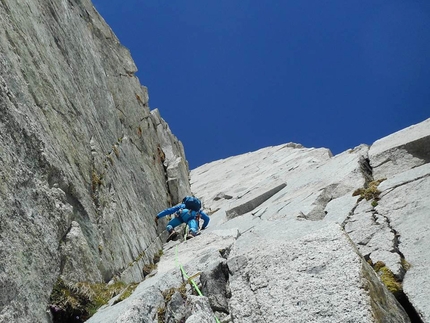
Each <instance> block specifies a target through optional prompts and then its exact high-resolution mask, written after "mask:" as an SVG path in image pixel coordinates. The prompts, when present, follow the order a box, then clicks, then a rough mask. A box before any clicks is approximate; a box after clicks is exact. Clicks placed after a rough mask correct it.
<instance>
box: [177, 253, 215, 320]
mask: <svg viewBox="0 0 430 323" xmlns="http://www.w3.org/2000/svg"><path fill="white" fill-rule="evenodd" d="M175 253H176V257H175V262H176V266H177V267H179V269H180V270H181V275H182V276H183V277H184V278H185V279H186V280H187V281H188V282H189V283H191V284H192V285H193V287H194V289H195V290H196V292H197V294H199V296H203V294H202V292H201V291H200V289H199V287H198V286H197V284H196V282H195V281H194V279H193V277H195V276H196V275H193V276H192V277H189V276H188V275H187V272H186V271H185V269H184V267H183V266H182V264H181V263H180V262H179V261H178V245H176V248H175ZM214 317H215V321H216V322H217V323H220V321H219V320H218V318H217V317H216V316H215V315H214Z"/></svg>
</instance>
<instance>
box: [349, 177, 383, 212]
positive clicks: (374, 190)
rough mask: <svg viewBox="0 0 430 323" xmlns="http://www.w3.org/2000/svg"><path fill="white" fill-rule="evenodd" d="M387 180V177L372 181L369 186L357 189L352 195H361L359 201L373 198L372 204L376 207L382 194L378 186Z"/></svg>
mask: <svg viewBox="0 0 430 323" xmlns="http://www.w3.org/2000/svg"><path fill="white" fill-rule="evenodd" d="M385 180H386V178H382V179H379V180H377V181H371V182H370V183H369V184H368V185H367V187H364V188H358V189H356V190H355V191H354V193H352V196H359V198H358V200H357V203H358V202H360V201H361V200H363V199H366V201H370V200H372V203H371V204H372V206H373V207H376V206H377V205H378V201H379V195H380V194H381V191H380V190H378V186H379V184H381V183H382V182H383V181H385Z"/></svg>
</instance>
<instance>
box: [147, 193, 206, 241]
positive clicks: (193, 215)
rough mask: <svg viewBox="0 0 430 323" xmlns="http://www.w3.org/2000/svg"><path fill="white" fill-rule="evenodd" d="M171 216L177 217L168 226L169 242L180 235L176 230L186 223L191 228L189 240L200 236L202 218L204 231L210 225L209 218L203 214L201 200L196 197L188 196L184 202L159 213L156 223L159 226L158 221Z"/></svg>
mask: <svg viewBox="0 0 430 323" xmlns="http://www.w3.org/2000/svg"><path fill="white" fill-rule="evenodd" d="M169 214H175V216H174V218H173V219H171V220H170V221H169V223H167V226H166V230H167V232H168V233H169V237H168V238H167V241H170V240H173V239H175V238H176V236H177V235H178V233H177V232H176V231H175V228H176V227H177V226H178V225H180V224H182V223H186V224H187V225H188V228H189V234H188V236H187V239H190V238H193V237H195V236H196V235H198V234H199V227H200V223H199V222H200V218H201V219H202V220H203V225H202V228H201V229H202V230H204V229H206V227H207V226H208V224H209V216H207V214H206V213H205V212H203V210H202V209H201V202H200V200H199V199H198V198H196V197H194V196H186V197H184V199H183V200H182V203H180V204H178V205H175V206H173V207H171V208H168V209H165V210H163V211H161V212H160V213H158V214H157V216H156V217H155V223H156V224H157V225H158V219H160V218H162V217H164V216H166V215H169Z"/></svg>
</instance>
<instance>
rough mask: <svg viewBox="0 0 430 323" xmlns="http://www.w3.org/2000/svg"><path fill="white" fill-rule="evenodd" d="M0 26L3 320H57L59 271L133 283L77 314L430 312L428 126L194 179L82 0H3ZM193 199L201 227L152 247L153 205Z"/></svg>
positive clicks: (345, 315) (287, 147) (323, 318)
mask: <svg viewBox="0 0 430 323" xmlns="http://www.w3.org/2000/svg"><path fill="white" fill-rule="evenodd" d="M0 27H1V28H0V34H1V37H0V48H1V50H0V166H1V167H0V194H1V195H0V197H1V198H0V216H1V217H0V259H1V263H0V322H51V321H52V316H51V313H50V312H49V311H48V305H49V304H50V295H51V293H52V291H53V289H54V290H55V286H56V282H57V280H58V279H59V278H61V279H62V281H63V282H64V283H65V284H69V286H74V284H76V283H79V282H91V283H96V282H106V283H107V282H113V281H122V282H125V283H130V282H139V283H140V284H139V286H138V287H137V288H136V290H135V291H134V293H133V294H132V295H131V296H130V297H128V298H126V299H125V300H123V301H121V302H117V301H118V296H116V297H115V298H114V299H112V300H111V301H110V302H109V304H107V305H106V306H104V307H102V308H101V309H100V310H99V311H98V312H97V313H96V314H95V315H93V316H92V317H91V318H90V319H89V320H88V322H125V323H129V322H130V323H131V322H157V323H158V322H165V323H167V322H187V323H191V322H211V321H214V320H215V321H216V320H219V321H221V322H225V323H226V322H234V323H237V322H410V321H412V322H421V321H422V322H430V308H429V304H428V299H430V293H429V291H430V282H429V278H428V277H430V272H429V269H428V268H429V265H430V263H429V262H430V259H429V248H428V246H429V245H430V241H429V237H430V234H429V231H430V220H429V214H430V204H429V203H430V202H429V198H428V196H429V195H430V194H429V193H430V183H429V177H430V176H429V174H430V168H429V161H430V157H429V156H430V151H429V147H430V143H429V140H430V139H429V138H430V119H429V120H426V121H424V122H422V123H420V124H417V125H414V126H411V127H409V128H406V129H403V130H401V131H399V132H397V133H394V134H392V135H390V136H387V137H385V138H382V139H380V140H378V141H376V142H375V143H374V144H372V145H371V146H367V145H360V146H358V147H355V148H354V149H350V150H348V151H345V152H343V153H341V154H339V155H336V156H333V155H332V154H331V152H330V151H329V150H328V149H325V148H318V149H316V148H305V147H303V146H302V145H300V144H295V143H287V144H284V145H279V146H275V147H266V148H263V149H260V150H258V151H255V152H249V153H247V154H243V155H239V156H233V157H230V158H227V159H224V160H219V161H214V162H212V163H209V164H206V165H203V166H201V167H199V168H197V169H195V170H193V171H192V172H191V174H190V179H191V183H190V182H189V172H188V164H187V162H186V159H185V155H184V148H183V147H182V144H181V143H180V142H179V141H178V140H177V138H176V137H175V136H174V135H173V134H172V133H171V131H170V129H169V126H168V125H167V124H166V123H165V122H164V120H163V119H162V118H161V116H160V113H159V111H158V110H153V111H150V109H149V96H148V91H147V89H146V88H145V87H143V86H142V85H141V84H140V83H139V80H138V79H137V78H136V76H135V75H134V73H135V72H136V66H135V65H134V63H133V60H132V58H131V57H130V54H129V52H128V51H127V49H125V48H124V47H123V46H121V44H120V43H119V42H118V40H117V38H116V37H115V35H114V34H113V33H112V31H111V30H110V28H109V27H108V26H107V25H106V23H105V22H104V21H103V19H102V18H101V17H100V16H99V15H98V13H97V12H96V11H95V9H94V8H93V6H92V4H91V3H90V2H89V1H87V0H82V1H77V0H70V1H50V0H37V1H34V0H33V1H30V0H22V1H12V0H2V1H0ZM191 192H192V193H193V194H195V195H196V196H197V197H199V198H201V200H202V201H203V206H204V209H205V211H206V212H207V213H208V214H210V217H211V222H210V225H209V227H208V228H207V229H206V230H204V231H202V233H201V235H200V236H198V237H195V238H193V239H191V240H186V241H183V240H184V239H183V237H181V239H180V240H178V241H171V242H169V243H167V244H163V242H164V241H165V238H166V233H165V232H164V231H163V229H164V224H165V221H166V220H163V221H160V225H159V226H158V227H156V225H155V223H154V215H155V214H156V213H158V212H159V211H160V210H162V209H164V208H166V207H168V206H170V205H173V204H176V203H178V202H179V201H180V200H181V199H182V197H183V196H184V195H186V194H190V193H191ZM181 233H182V231H181ZM181 236H182V234H181ZM161 249H163V252H162V255H161V253H160V250H161ZM157 255H158V256H159V255H161V259H160V261H159V262H158V263H157V264H155V261H154V259H155V256H157ZM148 265H150V266H149V267H148ZM148 268H149V269H148ZM196 287H197V288H198V291H199V292H197V289H196ZM197 294H201V295H204V296H199V297H197V296H196V295H197ZM399 302H400V303H399ZM405 309H406V310H405ZM74 319H79V320H82V318H74Z"/></svg>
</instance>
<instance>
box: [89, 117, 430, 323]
mask: <svg viewBox="0 0 430 323" xmlns="http://www.w3.org/2000/svg"><path fill="white" fill-rule="evenodd" d="M428 122H429V120H426V121H424V122H423V123H422V124H419V125H416V126H413V127H410V128H407V129H404V130H402V131H401V132H399V133H396V134H393V135H392V136H388V137H386V138H383V139H381V140H378V141H377V142H376V143H375V144H374V145H375V147H374V146H373V145H372V146H370V147H368V146H366V145H361V146H358V147H356V148H354V149H350V150H348V151H345V152H344V153H341V154H339V155H336V156H332V154H331V153H330V151H329V150H327V149H314V148H304V147H302V146H300V145H295V144H291V143H290V144H286V145H281V146H276V147H267V148H264V149H260V150H259V151H256V152H252V153H247V154H243V155H240V156H235V157H230V158H227V159H224V160H219V161H215V162H213V163H210V164H206V165H203V166H201V167H199V168H197V169H195V170H193V171H192V172H191V182H192V189H193V192H194V193H195V194H196V195H197V196H198V197H200V198H201V199H202V201H203V204H204V208H205V209H206V210H207V212H208V213H210V214H211V222H210V225H209V227H208V228H207V229H206V230H205V231H203V232H202V234H201V235H200V236H198V237H196V238H193V239H192V240H190V241H186V242H184V243H181V244H178V245H177V246H176V245H175V243H176V244H177V243H178V242H169V243H168V244H166V245H165V246H164V248H165V250H166V253H165V254H164V255H163V256H162V258H161V261H160V265H159V268H158V271H155V272H154V275H153V276H152V277H148V278H147V279H146V280H145V281H144V282H143V283H141V285H140V286H139V290H136V292H135V293H134V294H133V295H132V297H133V298H135V297H141V296H139V295H143V293H144V291H145V290H147V288H145V287H144V286H154V285H156V286H158V288H157V289H158V290H161V291H165V290H168V288H171V286H176V287H175V288H179V287H180V286H181V282H186V284H187V286H188V288H187V290H186V291H185V292H184V294H186V295H189V294H190V293H191V291H192V290H193V287H192V284H191V283H190V284H188V283H189V281H186V280H184V279H186V277H185V278H184V277H183V275H182V278H180V277H181V266H182V267H185V268H186V269H187V272H189V275H190V276H193V279H194V280H195V282H196V284H197V286H198V287H199V288H200V289H201V291H202V292H203V293H202V294H203V295H204V296H205V298H203V299H202V301H204V300H205V299H206V298H207V299H208V301H209V304H210V306H211V310H208V309H206V310H205V311H206V312H207V314H208V315H212V314H213V315H215V317H216V319H215V320H217V321H219V322H235V323H237V322H290V321H291V322H293V321H294V322H430V320H429V318H428V315H429V310H428V304H427V300H428V298H429V295H428V290H430V289H429V287H430V286H429V282H428V277H429V272H428V270H427V268H428V265H429V259H428V255H429V252H428V250H426V247H427V245H428V241H427V240H426V239H427V236H428V232H429V229H430V228H429V227H428V226H429V224H430V222H429V220H428V218H426V217H427V215H428V214H429V202H428V201H427V200H428V199H427V196H428V194H429V187H430V185H428V184H429V183H428V182H427V180H428V178H429V174H430V169H429V168H428V165H429V164H428V163H427V162H426V160H425V158H420V161H417V160H416V159H415V158H411V157H410V156H407V155H405V154H404V152H402V153H398V152H396V149H399V150H403V149H404V146H409V145H410V144H409V143H408V142H409V140H411V141H416V140H417V139H418V140H424V139H419V138H426V137H427V136H428V135H429V134H430V133H429V129H430V128H429V127H427V126H425V125H426V124H427V123H428ZM417 129H419V131H418V132H419V134H418V133H417ZM423 129H424V130H423ZM398 138H402V141H399V139H398ZM393 141H395V142H396V144H394V143H393ZM396 147H398V148H396ZM427 147H428V146H427V145H425V146H423V149H424V150H425V149H427ZM375 151H377V156H378V157H377V159H380V160H382V159H387V157H386V156H385V157H384V154H385V153H384V152H386V154H389V155H390V156H392V155H393V154H394V155H396V156H401V155H403V156H404V157H405V159H404V160H403V159H401V158H400V157H399V158H400V159H397V161H396V163H397V165H403V166H402V167H394V168H393V173H389V168H386V169H385V170H384V172H385V174H386V177H387V179H385V180H383V179H381V178H379V177H375V176H380V175H378V167H376V166H375V168H372V166H374V165H376V164H375V161H374V159H373V156H374V155H373V152H375ZM414 154H415V155H414V156H418V155H419V156H425V155H426V154H427V151H419V149H418V148H417V150H415V153H414ZM408 160H409V161H410V162H407V161H408ZM384 165H385V163H384ZM375 174H376V175H375ZM263 197H264V198H263ZM232 210H233V211H232ZM232 215H233V216H232ZM219 236H224V238H223V240H222V241H223V243H225V245H220V240H219ZM211 247H213V248H214V249H218V251H217V252H215V251H214V254H213V255H212V256H209V255H208V254H207V250H208V248H211ZM175 248H178V249H177V250H176V251H175V253H173V251H172V250H174V249H175ZM190 253H192V256H190ZM210 259H212V260H210ZM203 260H204V261H205V263H204V264H203V265H202V266H201V264H202V262H203ZM173 262H176V268H174V265H173ZM166 264H170V265H169V266H168V268H170V269H171V271H168V272H166V270H165V268H166ZM192 273H196V274H195V275H194V274H193V275H192ZM175 276H176V278H174V277H175ZM140 288H142V289H140ZM186 295H184V296H183V298H182V301H179V304H181V306H179V305H177V306H174V308H175V310H173V309H172V308H173V307H172V306H171V305H169V304H170V303H169V302H167V305H165V304H166V302H165V301H164V302H161V303H159V304H158V305H156V304H154V306H161V307H163V308H165V311H161V314H162V315H161V316H160V315H159V314H160V313H159V314H157V315H155V316H153V317H152V318H148V320H146V321H145V322H167V318H169V317H171V315H173V314H174V315H175V317H176V318H178V319H179V318H180V319H182V321H184V322H188V323H189V322H192V320H191V319H190V320H189V321H188V320H187V319H188V318H189V317H188V316H186V315H185V313H187V310H186V309H185V304H187V301H186V300H185V298H186V297H187V296H186ZM128 302H130V301H129V300H125V301H124V304H123V305H122V307H119V306H118V307H116V306H117V305H115V306H110V307H107V308H105V309H103V310H101V311H100V312H99V313H97V314H96V315H95V316H93V317H92V318H91V319H90V320H89V322H132V320H125V321H121V320H120V319H118V315H121V313H125V312H127V308H128V306H129V305H127V303H128ZM131 302H132V301H131ZM175 304H176V303H175ZM142 306H143V304H142ZM169 315H170V316H169ZM163 320H164V321H163ZM202 320H203V319H202ZM179 321H180V320H179Z"/></svg>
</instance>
